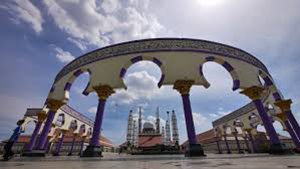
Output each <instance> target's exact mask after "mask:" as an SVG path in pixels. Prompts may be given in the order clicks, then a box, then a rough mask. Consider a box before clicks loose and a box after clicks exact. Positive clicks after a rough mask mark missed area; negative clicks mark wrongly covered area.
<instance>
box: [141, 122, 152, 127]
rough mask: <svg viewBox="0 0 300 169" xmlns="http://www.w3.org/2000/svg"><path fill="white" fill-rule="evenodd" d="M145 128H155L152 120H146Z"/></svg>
mask: <svg viewBox="0 0 300 169" xmlns="http://www.w3.org/2000/svg"><path fill="white" fill-rule="evenodd" d="M143 128H144V129H154V125H153V124H152V123H150V122H145V123H144V126H143Z"/></svg>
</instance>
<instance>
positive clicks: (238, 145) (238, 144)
mask: <svg viewBox="0 0 300 169" xmlns="http://www.w3.org/2000/svg"><path fill="white" fill-rule="evenodd" d="M234 138H235V141H236V145H237V148H238V151H239V153H242V150H241V145H240V141H239V139H238V137H237V134H235V135H234Z"/></svg>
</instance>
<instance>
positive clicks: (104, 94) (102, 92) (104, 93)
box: [93, 85, 115, 100]
mask: <svg viewBox="0 0 300 169" xmlns="http://www.w3.org/2000/svg"><path fill="white" fill-rule="evenodd" d="M93 89H94V90H95V91H96V93H97V95H98V97H99V99H101V100H106V99H107V98H108V97H109V96H110V95H111V94H113V93H115V91H114V89H113V88H112V87H110V86H109V85H99V86H94V87H93Z"/></svg>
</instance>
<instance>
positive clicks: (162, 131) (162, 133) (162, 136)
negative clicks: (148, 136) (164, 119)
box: [161, 126, 166, 145]
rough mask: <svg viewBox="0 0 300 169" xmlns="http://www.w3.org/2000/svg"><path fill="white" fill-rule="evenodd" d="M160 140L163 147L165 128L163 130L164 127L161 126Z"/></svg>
mask: <svg viewBox="0 0 300 169" xmlns="http://www.w3.org/2000/svg"><path fill="white" fill-rule="evenodd" d="M161 139H162V142H163V145H166V138H165V128H164V126H162V128H161Z"/></svg>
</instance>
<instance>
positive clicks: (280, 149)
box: [269, 143, 291, 154]
mask: <svg viewBox="0 0 300 169" xmlns="http://www.w3.org/2000/svg"><path fill="white" fill-rule="evenodd" d="M269 153H270V154H289V153H291V151H290V150H289V149H288V148H286V146H285V144H282V143H279V144H271V146H270V150H269Z"/></svg>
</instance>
